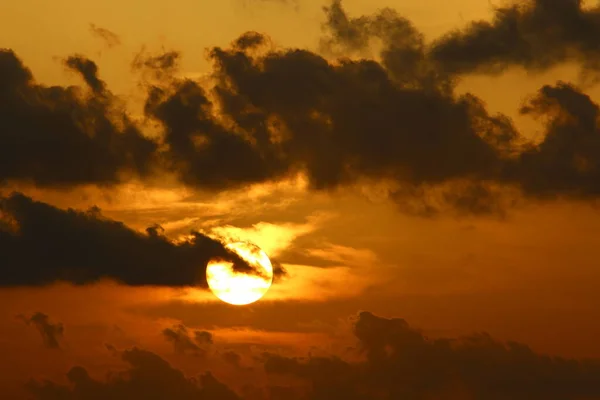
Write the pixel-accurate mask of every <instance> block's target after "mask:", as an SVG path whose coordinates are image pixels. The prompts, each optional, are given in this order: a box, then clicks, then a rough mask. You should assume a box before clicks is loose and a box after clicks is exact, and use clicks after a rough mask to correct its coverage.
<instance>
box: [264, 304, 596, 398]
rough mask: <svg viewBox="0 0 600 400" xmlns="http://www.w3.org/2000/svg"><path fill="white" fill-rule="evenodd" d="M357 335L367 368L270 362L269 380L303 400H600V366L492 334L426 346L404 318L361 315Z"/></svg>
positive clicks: (324, 361) (270, 358) (330, 361)
mask: <svg viewBox="0 0 600 400" xmlns="http://www.w3.org/2000/svg"><path fill="white" fill-rule="evenodd" d="M354 333H355V336H356V338H357V339H358V342H359V346H360V349H361V350H362V351H363V352H364V354H365V355H366V359H367V360H366V361H365V362H362V363H350V362H347V361H344V360H342V359H339V358H335V357H332V358H327V357H311V358H308V359H303V360H302V359H294V358H286V357H282V356H278V355H267V356H266V362H265V369H266V371H267V372H269V373H271V374H284V375H290V376H295V377H299V378H302V379H304V380H306V381H307V382H309V383H310V389H309V393H308V395H307V396H306V397H302V398H305V399H314V400H316V399H332V400H333V399H355V400H359V399H365V400H366V399H430V398H448V399H455V398H456V399H498V400H500V399H506V400H508V399H511V400H520V399H523V400H525V399H527V400H535V399H540V400H541V399H544V400H554V399H556V400H567V399H569V400H574V399H596V398H600V363H598V362H595V361H576V360H567V359H561V358H552V357H548V356H543V355H539V354H536V353H535V352H533V351H532V350H531V349H530V348H529V347H527V346H525V345H522V344H519V343H512V342H509V343H501V342H498V341H495V340H494V339H492V338H491V337H490V336H489V335H487V334H478V335H473V336H469V337H464V338H460V339H428V338H427V337H425V336H424V335H423V334H422V333H421V332H419V331H418V330H416V329H414V328H411V327H410V326H409V325H408V324H407V323H406V321H404V320H402V319H397V318H394V319H385V318H380V317H377V316H374V315H373V314H371V313H368V312H363V313H361V314H360V315H359V317H358V320H357V322H356V324H355V328H354Z"/></svg>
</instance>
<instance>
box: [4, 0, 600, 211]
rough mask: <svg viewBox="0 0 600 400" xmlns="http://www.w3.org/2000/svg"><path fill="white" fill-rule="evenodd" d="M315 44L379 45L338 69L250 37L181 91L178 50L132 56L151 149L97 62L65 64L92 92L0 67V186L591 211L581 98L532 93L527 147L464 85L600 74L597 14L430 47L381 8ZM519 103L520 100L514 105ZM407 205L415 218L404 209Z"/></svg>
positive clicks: (588, 116) (557, 8)
mask: <svg viewBox="0 0 600 400" xmlns="http://www.w3.org/2000/svg"><path fill="white" fill-rule="evenodd" d="M325 13H326V23H325V28H326V34H325V37H324V40H323V44H324V46H325V48H327V49H329V50H335V51H338V52H341V53H342V54H346V53H348V52H355V51H364V50H365V49H367V48H369V46H371V44H372V42H373V41H374V40H375V41H379V42H380V45H381V46H380V47H379V50H380V51H379V55H378V57H376V59H372V60H371V59H366V58H362V59H359V60H350V59H346V58H343V57H342V58H339V59H337V60H336V61H331V60H329V59H327V58H324V57H323V56H321V55H319V54H317V53H314V52H311V51H308V50H302V49H285V48H283V49H277V50H273V47H272V46H271V45H270V44H269V43H270V41H269V39H268V38H267V37H266V36H265V35H262V34H259V33H257V32H247V33H245V34H243V35H242V36H240V37H239V38H238V39H237V40H235V41H234V42H233V43H232V45H231V46H230V47H229V48H220V47H216V48H212V49H210V51H209V57H210V59H211V61H212V62H213V65H214V68H213V71H212V75H213V78H214V80H213V83H214V87H211V88H209V87H207V86H205V85H201V84H200V83H199V82H197V81H194V80H191V79H184V78H179V77H178V76H177V67H178V63H179V59H180V56H181V55H180V54H179V53H178V52H175V51H170V52H166V53H164V54H161V55H148V54H146V53H145V52H142V53H140V54H138V55H137V56H136V58H135V60H134V62H133V64H132V66H133V68H134V70H137V71H152V74H153V78H154V79H153V80H152V81H151V82H152V83H148V82H146V87H147V89H148V93H147V99H146V102H145V107H144V112H145V114H146V117H147V118H148V119H150V120H152V121H154V122H158V123H159V124H160V125H161V126H162V128H163V130H164V135H163V137H161V138H159V139H149V138H147V137H145V136H144V135H143V134H142V130H141V128H139V127H138V126H136V124H134V123H133V122H131V120H130V119H129V118H128V117H127V115H126V113H125V112H124V111H123V110H122V109H121V108H120V107H119V106H118V104H119V102H118V100H117V99H116V97H115V96H114V95H112V94H111V92H110V91H109V90H108V88H107V87H106V84H105V82H103V81H102V80H101V79H100V78H99V75H98V68H97V66H96V64H95V63H94V62H93V61H91V60H88V59H86V58H84V57H82V56H71V57H69V58H67V59H66V61H65V63H66V65H67V66H68V67H69V68H71V69H73V70H74V71H76V72H78V73H79V74H80V75H81V76H82V78H83V79H84V81H85V82H86V84H87V86H88V87H89V88H90V89H91V93H86V92H83V91H81V90H79V89H77V88H74V87H66V88H65V87H44V86H42V85H39V84H37V83H35V81H34V80H33V78H32V76H31V73H30V72H29V70H27V69H26V68H25V67H24V66H23V65H22V63H21V62H20V61H19V60H18V58H17V57H16V56H15V55H14V53H13V52H11V51H8V50H5V51H2V52H1V53H0V71H1V72H2V74H1V78H0V96H2V102H0V117H1V118H0V121H2V123H3V124H4V128H3V129H2V130H0V179H12V180H30V181H33V182H35V183H37V184H40V185H63V186H64V185H76V184H82V183H97V184H111V183H116V182H120V181H122V180H124V179H127V178H128V177H130V176H141V177H147V176H148V175H151V174H152V173H153V172H157V171H162V172H164V171H170V172H174V173H175V174H176V175H178V176H179V178H180V179H181V181H182V182H184V183H185V184H187V185H190V186H193V187H195V188H200V189H207V190H215V191H218V190H224V189H229V188H233V187H242V186H244V185H248V184H252V183H257V182H269V181H275V180H278V179H281V178H284V177H287V176H290V175H293V174H295V173H298V172H303V173H305V174H306V175H307V176H308V178H309V182H310V184H311V187H312V189H314V190H331V189H336V188H339V187H343V186H347V185H350V184H354V183H357V182H362V181H364V180H365V179H366V180H384V179H385V180H387V181H389V182H391V183H392V184H393V185H392V186H394V189H393V192H392V193H391V196H390V197H391V198H392V199H394V200H396V201H397V202H398V203H399V204H401V205H403V206H405V207H404V208H405V209H420V210H421V211H420V213H421V214H428V215H431V214H434V213H435V212H436V210H438V209H443V208H444V207H446V208H448V207H449V208H452V209H454V210H458V211H461V212H467V213H477V214H482V213H498V212H502V210H503V208H505V207H506V206H507V205H508V206H509V205H511V204H513V203H514V201H513V199H511V198H508V199H507V198H504V196H505V192H506V190H505V189H511V190H516V191H521V192H522V193H524V194H526V195H528V196H531V197H534V198H548V197H559V196H564V197H574V198H591V197H597V195H598V193H597V185H598V168H599V167H598V163H597V161H596V160H598V159H599V157H600V150H598V145H597V141H598V139H597V137H598V127H597V123H596V120H595V119H594V115H595V114H594V113H595V112H596V111H595V110H596V108H597V105H596V104H595V103H594V102H593V101H592V100H591V99H589V98H588V97H587V96H585V95H584V94H583V93H582V92H581V91H580V90H578V89H577V88H576V87H574V86H572V85H569V84H566V83H560V82H559V83H557V84H555V85H548V86H545V87H543V88H542V89H541V90H540V92H539V93H538V94H537V96H535V97H533V98H532V99H531V101H530V102H529V103H528V104H527V105H526V106H524V107H523V108H522V110H521V111H522V113H524V114H532V115H536V116H541V117H544V118H545V119H548V120H550V121H551V122H550V123H548V125H547V127H546V128H547V129H546V132H545V136H544V139H543V141H542V143H540V144H534V143H528V142H527V141H526V140H525V138H524V137H522V136H521V135H520V134H519V132H518V131H517V130H516V129H515V127H514V126H513V124H512V121H511V120H510V119H509V118H508V117H506V116H504V115H492V114H490V113H489V112H488V111H487V110H486V107H485V104H484V102H483V101H482V100H480V99H478V98H477V97H475V96H473V95H470V94H467V95H462V96H459V95H457V94H456V93H455V91H454V87H455V82H456V80H457V78H458V77H459V76H460V75H461V74H464V73H470V72H475V71H484V72H490V71H492V72H495V71H496V70H498V69H500V70H502V69H504V68H505V67H507V66H510V65H523V66H525V67H527V68H531V69H534V70H539V69H544V68H547V67H549V66H551V65H555V64H557V63H560V62H566V61H568V60H576V61H579V62H580V64H582V65H583V66H584V67H585V68H587V69H588V70H590V69H592V68H593V67H594V66H595V65H596V64H597V61H596V60H597V47H598V46H597V44H596V42H595V40H597V39H595V38H596V37H598V36H599V35H596V31H598V22H597V21H598V15H600V14H599V12H598V10H597V9H596V8H593V9H585V10H584V9H582V7H581V3H580V2H579V1H576V0H556V1H555V0H552V1H550V0H536V1H533V0H532V1H528V2H526V3H522V4H519V5H514V6H506V7H501V8H497V9H496V18H495V20H494V21H492V22H490V23H485V22H475V23H473V24H472V25H470V26H469V27H467V28H466V29H463V30H461V31H456V32H452V33H450V34H448V35H446V36H443V37H441V38H439V39H438V40H436V41H434V42H433V43H426V41H425V39H424V37H423V35H422V33H421V32H419V31H418V30H417V29H416V28H415V27H414V25H413V24H412V23H411V22H410V21H409V20H408V19H406V18H404V17H402V16H400V15H399V14H397V13H396V12H395V11H393V10H391V9H383V10H380V11H379V12H377V13H375V14H373V15H367V16H361V17H357V18H351V17H349V16H348V15H347V14H346V12H345V10H344V9H343V7H342V2H341V1H339V0H334V1H332V2H331V4H330V6H329V7H327V8H326V9H325ZM515 106H517V104H516V105H515ZM407 204H408V205H411V206H410V207H409V206H407Z"/></svg>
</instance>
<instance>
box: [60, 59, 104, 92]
mask: <svg viewBox="0 0 600 400" xmlns="http://www.w3.org/2000/svg"><path fill="white" fill-rule="evenodd" d="M65 64H66V65H67V66H68V67H69V68H72V69H74V70H75V71H77V72H79V73H80V74H81V76H82V77H83V79H84V80H85V83H87V85H88V86H89V87H90V88H91V89H92V90H93V91H94V92H95V93H97V94H102V93H103V92H104V90H105V84H104V82H103V81H102V80H100V78H98V66H97V65H96V63H95V62H93V61H91V60H88V59H87V58H84V57H82V56H71V57H68V58H67V59H66V60H65Z"/></svg>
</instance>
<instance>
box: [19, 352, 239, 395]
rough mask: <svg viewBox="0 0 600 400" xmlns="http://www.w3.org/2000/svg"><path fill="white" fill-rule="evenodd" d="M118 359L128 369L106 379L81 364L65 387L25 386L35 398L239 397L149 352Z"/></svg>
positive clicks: (33, 383) (207, 375)
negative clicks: (189, 376)
mask: <svg viewBox="0 0 600 400" xmlns="http://www.w3.org/2000/svg"><path fill="white" fill-rule="evenodd" d="M121 358H122V359H123V361H124V362H126V363H127V364H128V365H129V368H128V369H127V370H125V371H119V372H114V373H111V374H109V375H108V376H107V379H106V381H97V380H94V379H93V378H91V377H90V375H89V374H88V372H87V370H86V369H85V368H83V367H73V368H72V369H71V370H70V371H69V372H68V374H67V378H68V380H69V385H68V386H63V385H59V384H56V383H54V382H51V381H43V382H39V381H31V382H29V383H28V385H27V388H28V390H29V392H30V393H31V394H32V395H33V396H34V398H35V399H38V400H75V399H86V400H106V399H114V400H130V399H157V400H163V399H164V400H167V399H169V400H192V399H193V400H202V399H206V400H216V399H218V400H236V399H239V397H238V396H237V395H236V394H235V392H233V391H232V390H231V389H229V388H228V387H227V386H226V385H224V384H222V383H221V382H219V381H218V380H217V379H215V377H214V376H213V375H211V374H210V373H208V372H207V373H205V374H202V375H200V376H199V377H197V378H188V377H186V376H185V375H184V374H183V373H182V372H181V371H180V370H178V369H176V368H174V367H172V366H171V365H170V364H169V363H167V362H166V361H165V360H163V359H162V358H161V357H159V356H158V355H156V354H154V353H151V352H149V351H145V350H141V349H138V348H135V347H134V348H132V349H130V350H126V351H124V352H122V354H121Z"/></svg>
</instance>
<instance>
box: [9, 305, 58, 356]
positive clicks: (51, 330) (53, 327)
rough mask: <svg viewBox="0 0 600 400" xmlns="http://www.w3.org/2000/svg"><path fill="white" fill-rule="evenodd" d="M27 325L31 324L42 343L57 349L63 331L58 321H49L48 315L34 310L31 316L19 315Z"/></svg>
mask: <svg viewBox="0 0 600 400" xmlns="http://www.w3.org/2000/svg"><path fill="white" fill-rule="evenodd" d="M19 318H21V319H22V320H23V321H24V322H25V323H26V324H27V325H33V326H34V327H35V328H36V329H37V330H38V332H39V333H40V335H41V336H42V339H43V341H44V345H45V346H46V347H48V348H50V349H59V348H60V344H59V340H60V339H61V338H62V336H63V333H64V327H63V324H61V323H60V322H56V323H51V322H50V317H48V316H47V315H46V314H44V313H41V312H39V311H38V312H36V313H35V314H33V315H32V316H31V317H29V318H28V317H25V316H23V315H21V316H19Z"/></svg>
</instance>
